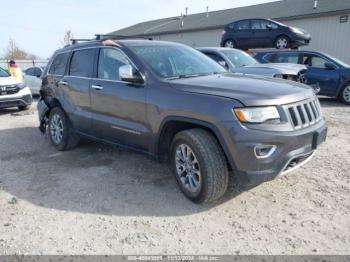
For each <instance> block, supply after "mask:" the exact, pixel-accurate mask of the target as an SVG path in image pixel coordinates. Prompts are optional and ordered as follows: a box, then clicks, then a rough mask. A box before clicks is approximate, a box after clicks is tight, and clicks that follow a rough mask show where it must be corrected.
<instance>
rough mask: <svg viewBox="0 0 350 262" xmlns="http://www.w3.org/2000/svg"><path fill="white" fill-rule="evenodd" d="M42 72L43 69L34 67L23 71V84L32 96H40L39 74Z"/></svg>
mask: <svg viewBox="0 0 350 262" xmlns="http://www.w3.org/2000/svg"><path fill="white" fill-rule="evenodd" d="M43 72H44V68H43V67H39V66H34V67H29V68H27V69H26V70H24V83H25V84H26V86H29V88H30V90H31V91H32V94H33V95H40V93H39V91H40V87H41V78H40V77H41V74H42V73H43Z"/></svg>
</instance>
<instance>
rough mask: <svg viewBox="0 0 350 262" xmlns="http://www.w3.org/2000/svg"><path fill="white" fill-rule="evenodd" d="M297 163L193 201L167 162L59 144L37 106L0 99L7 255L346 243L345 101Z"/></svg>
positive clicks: (316, 248)
mask: <svg viewBox="0 0 350 262" xmlns="http://www.w3.org/2000/svg"><path fill="white" fill-rule="evenodd" d="M321 103H322V107H323V112H324V114H325V115H326V118H327V120H328V125H329V135H328V140H327V142H326V143H325V144H324V145H322V146H321V147H320V148H319V150H318V152H317V154H316V156H315V157H314V159H313V160H312V161H310V162H309V163H308V164H306V165H305V166H304V167H302V168H300V169H298V170H297V171H295V172H294V173H291V174H289V175H288V176H285V177H279V178H277V179H276V180H274V181H271V182H268V183H265V184H263V185H260V186H258V187H255V188H253V189H250V190H248V191H241V190H240V189H239V187H238V186H237V185H236V184H235V183H234V180H233V181H231V182H230V188H229V192H228V193H227V195H226V196H225V198H224V199H223V200H222V201H221V202H220V203H216V204H215V205H200V206H198V205H195V204H192V203H191V202H189V201H188V200H187V199H186V198H185V197H184V196H183V195H182V194H181V192H180V191H179V189H178V187H177V185H176V182H175V179H174V178H173V176H172V173H171V171H170V169H169V167H168V166H167V164H160V163H156V162H154V161H152V160H150V159H148V158H147V157H145V156H143V155H140V154H137V153H134V152H131V151H128V150H124V149H120V148H112V147H108V146H104V145H100V144H96V143H84V144H82V145H80V146H79V147H78V148H77V149H75V150H73V151H69V152H57V151H55V149H54V148H53V147H52V146H51V145H50V143H49V140H48V138H47V137H45V136H43V135H41V134H40V133H39V131H38V129H37V125H38V121H37V113H36V112H35V110H34V108H35V105H33V106H32V109H31V110H30V111H27V112H24V113H23V112H17V111H16V110H10V109H8V110H0V254H14V253H16V254H203V253H205V254H349V253H350V184H349V177H350V171H349V167H350V128H349V123H350V106H344V105H342V104H340V103H338V102H337V101H335V100H333V99H325V98H324V99H321Z"/></svg>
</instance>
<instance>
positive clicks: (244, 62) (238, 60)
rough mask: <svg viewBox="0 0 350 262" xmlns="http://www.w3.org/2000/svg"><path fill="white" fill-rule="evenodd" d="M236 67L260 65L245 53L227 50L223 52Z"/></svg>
mask: <svg viewBox="0 0 350 262" xmlns="http://www.w3.org/2000/svg"><path fill="white" fill-rule="evenodd" d="M222 52H223V53H224V54H225V55H226V56H227V58H228V59H229V60H230V61H231V63H232V64H233V65H234V66H235V67H242V66H251V65H255V64H259V62H258V61H256V60H255V59H254V58H253V57H251V56H250V55H248V54H247V53H245V52H243V51H238V50H225V51H222Z"/></svg>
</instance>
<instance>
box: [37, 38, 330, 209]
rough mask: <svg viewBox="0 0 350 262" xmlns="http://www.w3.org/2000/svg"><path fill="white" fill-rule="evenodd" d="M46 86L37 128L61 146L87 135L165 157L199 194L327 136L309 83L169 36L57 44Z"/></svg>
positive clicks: (288, 161)
mask: <svg viewBox="0 0 350 262" xmlns="http://www.w3.org/2000/svg"><path fill="white" fill-rule="evenodd" d="M41 95H42V100H41V101H40V102H39V103H38V109H39V117H40V124H41V126H40V129H41V130H42V131H43V132H45V130H46V129H47V130H48V133H49V137H50V139H51V142H52V144H53V145H54V146H55V147H56V148H57V149H58V150H67V149H71V148H73V147H74V146H76V145H77V142H78V140H79V138H80V137H85V138H90V139H93V140H97V141H102V142H108V143H111V144H116V145H123V146H127V147H129V148H133V149H135V150H138V151H141V152H144V153H146V154H148V155H151V156H154V157H155V158H156V159H163V158H164V157H167V158H168V159H169V160H170V162H171V165H172V167H173V170H174V174H175V177H176V179H177V182H178V184H179V186H180V188H181V190H182V191H183V193H184V194H185V195H186V196H187V197H188V198H189V199H191V200H192V201H194V202H197V203H200V202H210V201H214V200H217V199H219V198H220V197H221V196H222V195H223V194H224V193H225V191H226V189H227V184H228V176H229V170H232V171H233V173H234V174H236V176H237V177H238V179H240V180H241V182H243V183H245V184H249V185H257V184H259V183H262V182H264V181H268V180H272V179H273V178H275V177H276V176H278V175H281V174H285V173H286V172H288V171H290V170H292V169H293V168H295V167H298V166H300V165H301V164H303V163H305V162H306V161H307V160H308V159H310V158H311V156H312V155H313V153H314V152H315V150H316V148H317V147H318V146H319V145H320V144H321V143H322V142H323V141H324V140H325V138H326V130H327V129H326V123H325V120H324V118H323V116H322V113H321V108H320V104H319V102H318V100H317V98H316V96H315V94H314V92H313V90H312V89H311V88H310V87H308V86H306V85H303V84H300V83H296V82H291V81H285V80H279V79H264V78H258V77H253V76H251V77H247V76H242V75H235V74H232V73H228V72H226V71H225V70H224V69H223V68H222V67H221V66H220V65H218V64H217V63H216V62H214V61H213V60H211V59H210V58H208V57H206V56H205V55H204V54H202V53H200V52H199V51H196V50H194V49H192V48H190V47H187V46H185V45H181V44H176V43H170V42H161V41H149V40H119V41H112V40H100V41H90V42H85V43H78V44H74V45H71V46H68V47H65V48H63V49H60V50H58V51H56V52H55V54H54V55H53V56H52V58H51V61H50V62H49V65H48V66H47V68H46V69H45V72H44V74H43V84H42V90H41Z"/></svg>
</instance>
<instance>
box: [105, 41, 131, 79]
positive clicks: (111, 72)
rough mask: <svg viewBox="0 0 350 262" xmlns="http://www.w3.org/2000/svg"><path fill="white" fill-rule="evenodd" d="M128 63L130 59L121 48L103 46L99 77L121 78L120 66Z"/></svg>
mask: <svg viewBox="0 0 350 262" xmlns="http://www.w3.org/2000/svg"><path fill="white" fill-rule="evenodd" d="M127 64H129V61H128V59H127V57H126V56H125V55H124V54H123V53H122V52H121V51H120V50H117V49H111V48H102V49H101V51H100V56H99V59H98V78H100V79H106V80H120V78H119V68H120V67H121V66H123V65H127Z"/></svg>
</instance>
